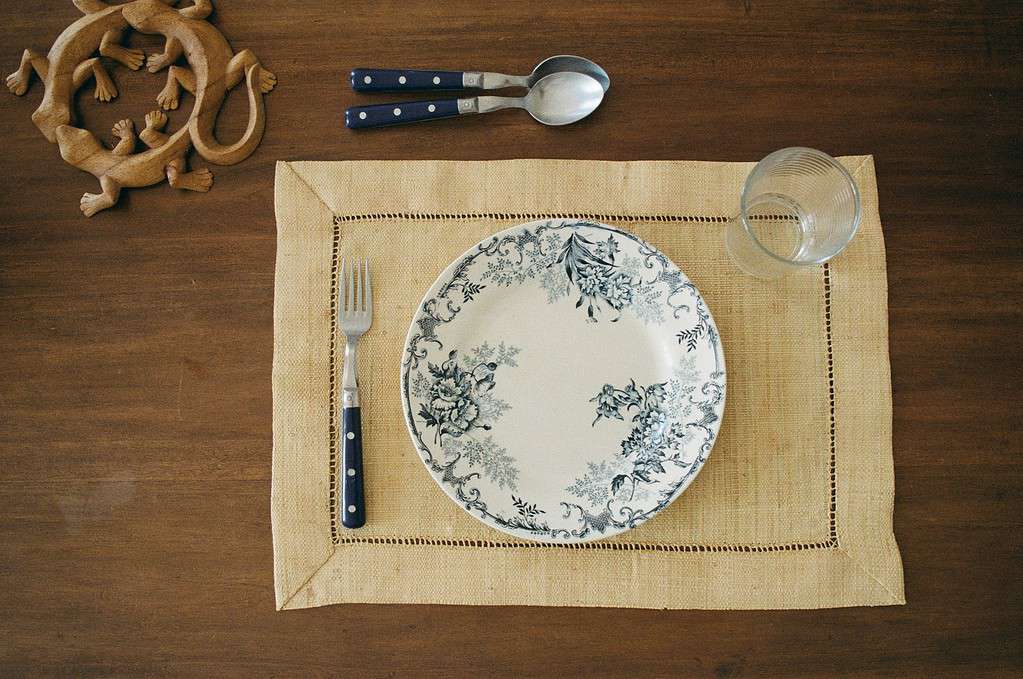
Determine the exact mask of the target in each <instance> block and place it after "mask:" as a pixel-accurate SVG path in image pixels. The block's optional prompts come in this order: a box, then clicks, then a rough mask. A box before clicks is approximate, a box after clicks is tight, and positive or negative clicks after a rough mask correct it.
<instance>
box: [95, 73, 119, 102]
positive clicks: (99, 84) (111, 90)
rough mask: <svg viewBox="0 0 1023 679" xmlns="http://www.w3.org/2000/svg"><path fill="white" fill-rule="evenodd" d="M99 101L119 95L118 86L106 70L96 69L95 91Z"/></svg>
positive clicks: (108, 99)
mask: <svg viewBox="0 0 1023 679" xmlns="http://www.w3.org/2000/svg"><path fill="white" fill-rule="evenodd" d="M94 96H95V97H96V100H97V101H110V100H111V99H113V98H114V97H116V96H117V86H116V85H114V81H113V80H111V79H110V76H109V75H107V73H106V71H104V70H101V69H100V70H97V71H96V92H95V93H94Z"/></svg>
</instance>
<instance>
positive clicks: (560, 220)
mask: <svg viewBox="0 0 1023 679" xmlns="http://www.w3.org/2000/svg"><path fill="white" fill-rule="evenodd" d="M570 223H575V224H580V225H583V226H589V227H592V228H598V229H604V230H607V231H609V232H612V233H616V234H619V235H621V236H623V237H626V238H628V239H630V240H632V241H634V242H635V243H637V244H638V245H639V246H641V247H642V246H645V247H647V248H649V249H650V250H651V251H652V252H653V253H656V254H658V255H660V256H661V257H663V258H664V260H665V261H666V262H667V263H668V264H669V265H670V266H671V267H673V268H674V269H675V270H676V271H678V272H679V274H681V276H682V277H683V278H684V279H685V280H686V281H687V282H688V283H689V284H690V285H692V286H693V289H694V290H695V291H696V294H697V296H698V298H699V299H700V300H701V301H703V303H704V308H705V310H706V313H707V319H706V321H707V323H708V325H709V327H710V328H711V329H712V330H713V332H714V335H715V337H716V338H717V340H716V342H715V343H714V346H713V351H714V353H715V357H716V359H717V361H718V366H719V370H718V371H716V373H714V374H717V373H720V381H721V385H720V388H721V398H720V401H719V403H718V417H717V419H716V420H715V421H714V422H712V423H711V424H710V428H711V430H712V437H711V446H710V449H708V450H707V451H706V452H705V453H704V454H703V455H702V456H698V457H697V463H694V464H693V465H692V469H691V470H689V471H688V472H687V473H686V475H685V476H684V478H683V479H682V481H680V483H679V485H678V486H677V487H676V488H675V491H674V493H673V494H672V498H671V500H670V501H668V502H667V503H664V505H663V506H661V507H660V508H658V509H656V510H655V511H653V512H651V513H648V514H647V515H646V516H644V517H643V518H642V519H640V520H638V521H637V522H636V523H634V524H632V525H630V526H627V527H625V528H620V529H614V528H612V529H611V530H609V531H607V532H604V533H599V532H598V533H596V534H593V533H591V534H589V535H586V536H582V537H578V536H572V537H570V538H554V537H550V536H538V535H533V534H530V533H529V532H528V531H526V530H525V529H521V528H512V527H505V526H501V525H499V524H496V523H493V522H491V521H488V520H487V519H486V518H485V517H483V516H478V515H477V514H475V513H473V512H472V511H470V510H469V509H467V508H466V507H465V506H464V504H463V502H462V500H461V499H460V498H458V497H457V496H456V495H454V491H453V490H450V489H448V488H447V487H446V486H445V485H444V484H443V483H442V482H441V480H440V479H439V478H438V477H437V475H436V474H434V472H433V470H432V469H430V467H429V463H428V462H427V461H426V460H425V459H424V457H423V453H422V451H421V450H420V449H419V445H418V443H417V442H416V433H417V430H416V429H415V428H414V426H415V423H414V422H413V421H412V418H413V414H412V408H411V401H410V397H409V389H410V388H411V385H410V384H408V383H407V381H406V374H410V373H411V368H410V369H409V370H408V371H406V357H407V356H408V354H409V353H410V351H409V347H410V344H411V342H412V340H413V338H414V336H415V334H416V331H417V329H419V326H418V323H419V320H420V319H421V318H422V316H423V313H424V307H425V305H426V303H427V302H428V301H429V300H430V299H431V298H433V297H435V296H436V290H438V289H439V288H440V287H441V286H443V284H444V281H445V279H446V278H447V277H448V276H449V274H451V273H452V272H453V271H454V270H455V269H456V268H457V267H458V266H459V265H460V264H461V263H462V262H463V261H464V260H465V258H466V257H468V256H469V255H472V254H474V253H475V252H476V251H478V250H479V248H480V246H481V245H483V244H485V243H488V242H490V241H493V240H494V239H498V240H500V239H501V237H502V236H505V235H508V234H509V233H512V232H516V231H520V230H522V229H525V228H527V227H530V226H534V225H541V224H558V225H559V226H564V225H565V224H570ZM398 378H399V382H398V384H399V391H400V398H401V409H402V415H403V417H404V420H405V428H406V430H407V432H408V435H409V439H410V442H411V444H412V448H413V450H414V451H415V453H416V457H417V458H418V460H419V463H420V464H421V465H422V467H423V468H424V471H425V472H426V473H427V474H428V475H429V477H430V479H431V480H433V482H434V483H435V484H436V485H437V486H438V487H439V488H440V490H441V491H442V492H443V493H444V494H445V495H446V496H447V497H448V499H450V500H451V501H452V502H454V503H455V505H456V506H458V508H459V509H460V510H461V511H463V512H465V513H466V514H468V515H469V516H471V517H472V518H473V519H475V520H476V521H479V522H480V523H482V524H483V525H485V526H487V527H488V528H490V529H491V530H496V531H499V532H501V533H503V534H505V535H509V536H511V537H514V538H517V539H521V540H526V541H530V542H536V543H539V544H544V545H548V546H558V545H562V546H569V547H570V546H572V545H579V544H582V543H586V542H593V541H597V540H606V539H610V538H613V537H615V536H618V535H622V534H624V533H627V532H629V531H631V530H633V529H634V528H636V527H638V526H641V525H642V524H644V523H646V522H647V521H649V520H650V519H653V518H654V517H656V516H657V515H658V514H660V513H661V512H662V511H664V510H665V509H667V508H668V507H670V506H671V505H672V504H674V503H675V502H676V501H677V500H678V499H679V498H680V497H681V496H682V495H683V494H684V493H685V491H686V490H687V489H688V488H689V486H690V485H691V484H692V483H693V481H695V480H696V477H697V476H699V474H700V472H701V471H702V470H703V467H704V466H705V465H706V463H707V460H708V459H709V458H710V455H711V453H712V452H713V449H714V447H715V446H716V445H717V439H718V434H719V433H720V430H721V424H722V422H723V421H724V413H725V405H726V402H727V397H728V371H727V366H726V362H725V351H724V346H723V343H722V342H721V337H720V333H719V332H718V329H717V323H716V322H715V320H714V315H713V313H712V312H711V310H710V307H709V306H708V305H707V304H706V300H705V299H704V297H703V293H702V292H700V289H699V288H698V287H696V284H695V283H693V281H692V279H690V278H689V276H688V275H687V274H686V273H685V271H683V270H682V268H681V267H680V266H678V264H676V263H675V261H674V260H672V259H671V258H670V257H668V255H666V254H665V253H664V252H663V251H662V250H661V249H660V248H658V247H656V246H654V245H653V244H651V243H649V242H648V241H647V240H645V239H643V238H641V237H640V236H637V235H635V234H633V233H630V232H628V231H625V230H624V229H620V228H618V227H616V226H612V225H610V224H606V223H604V222H600V221H596V220H591V219H583V218H578V217H552V218H543V219H534V220H531V221H528V222H520V223H518V224H514V225H512V226H509V227H507V228H504V229H500V230H499V231H495V232H494V233H491V234H489V235H486V236H484V237H483V238H482V239H480V240H479V241H476V242H474V243H473V244H471V245H470V246H469V247H468V248H466V249H465V250H464V251H463V252H462V253H461V254H459V255H457V256H455V258H454V259H453V260H452V261H451V262H450V263H448V264H447V265H446V266H445V267H444V268H443V269H441V271H440V272H439V273H438V274H437V275H436V277H435V278H434V280H433V282H432V283H431V284H430V286H429V287H428V288H427V289H426V291H425V292H424V293H423V296H422V298H421V299H420V300H419V303H418V304H417V305H416V306H415V308H414V310H413V312H412V318H411V321H410V323H409V328H408V332H407V333H406V335H405V340H404V342H403V343H402V351H401V358H400V359H399V361H398ZM701 457H702V459H701Z"/></svg>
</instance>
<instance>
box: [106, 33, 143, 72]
mask: <svg viewBox="0 0 1023 679" xmlns="http://www.w3.org/2000/svg"><path fill="white" fill-rule="evenodd" d="M123 37H124V32H123V31H116V30H115V31H107V32H106V33H104V34H103V40H101V41H100V43H99V53H100V54H102V55H103V56H105V57H110V58H111V59H113V60H114V61H117V62H119V63H121V64H124V65H125V66H127V67H128V68H130V69H131V70H133V71H137V70H139V67H141V66H142V62H143V61H145V60H146V53H145V52H143V51H142V50H137V49H129V48H127V47H122V46H121V45H118V44H117V43H119V42H120V41H121V38H123Z"/></svg>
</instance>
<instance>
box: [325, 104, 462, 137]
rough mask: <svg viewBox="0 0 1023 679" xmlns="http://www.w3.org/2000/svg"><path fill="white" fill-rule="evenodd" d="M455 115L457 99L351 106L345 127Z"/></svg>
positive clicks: (355, 128)
mask: <svg viewBox="0 0 1023 679" xmlns="http://www.w3.org/2000/svg"><path fill="white" fill-rule="evenodd" d="M457 115H458V100H457V99H440V100H436V101H403V102H401V103H397V104H372V105H370V106H353V107H351V108H350V109H348V110H347V111H345V127H348V128H351V129H353V130H357V129H360V128H364V127H384V126H385V125H401V124H402V123H418V122H420V121H423V120H438V119H440V118H453V117H454V116H457Z"/></svg>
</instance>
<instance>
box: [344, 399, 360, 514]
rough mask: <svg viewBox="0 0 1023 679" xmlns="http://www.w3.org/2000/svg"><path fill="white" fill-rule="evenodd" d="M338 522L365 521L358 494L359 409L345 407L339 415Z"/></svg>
mask: <svg viewBox="0 0 1023 679" xmlns="http://www.w3.org/2000/svg"><path fill="white" fill-rule="evenodd" d="M341 441H342V444H343V448H342V453H341V476H342V478H343V479H344V483H342V484H341V524H342V525H343V526H344V527H345V528H361V527H362V526H363V525H364V524H365V523H366V501H365V498H364V497H363V493H362V415H361V414H360V412H359V408H358V407H355V408H345V409H344V411H343V413H342V416H341Z"/></svg>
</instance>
